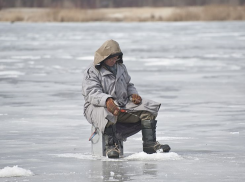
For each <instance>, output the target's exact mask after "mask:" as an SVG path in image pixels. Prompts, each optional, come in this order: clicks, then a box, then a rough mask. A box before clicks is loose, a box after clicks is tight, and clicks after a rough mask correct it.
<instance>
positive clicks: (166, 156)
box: [55, 151, 182, 162]
mask: <svg viewBox="0 0 245 182" xmlns="http://www.w3.org/2000/svg"><path fill="white" fill-rule="evenodd" d="M55 155H56V156H58V157H66V158H76V159H82V160H101V161H114V162H115V161H117V162H119V161H136V160H142V161H149V160H152V161H159V160H180V159H182V157H181V156H180V155H178V154H177V153H175V152H169V153H160V151H159V152H158V153H154V154H147V153H145V152H139V153H135V154H132V155H129V156H124V157H120V158H119V159H110V158H108V157H104V156H93V155H91V154H81V153H77V154H72V153H67V154H55Z"/></svg>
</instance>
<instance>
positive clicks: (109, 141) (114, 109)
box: [82, 40, 170, 158]
mask: <svg viewBox="0 0 245 182" xmlns="http://www.w3.org/2000/svg"><path fill="white" fill-rule="evenodd" d="M122 57H123V53H122V51H121V49H120V47H119V44H118V43H117V42H116V41H114V40H108V41H106V42H105V43H104V44H103V45H102V46H101V47H100V48H99V49H98V50H97V51H96V52H95V56H94V62H93V63H92V64H91V65H90V66H89V68H88V69H86V70H85V72H84V78H83V84H82V93H83V96H84V99H85V104H84V115H85V117H86V119H87V120H88V122H90V123H91V124H92V125H94V127H96V128H98V129H99V130H100V131H101V132H102V133H103V135H104V137H105V145H106V155H107V156H108V157H109V158H118V157H119V153H120V150H119V148H118V145H119V144H120V140H123V139H125V138H127V137H129V136H131V135H133V134H135V133H137V132H138V131H140V130H142V139H143V151H144V152H146V153H148V154H152V153H155V152H156V151H157V150H159V151H162V152H169V151H170V147H169V146H168V145H161V144H160V143H159V142H157V141H156V123H157V121H156V120H155V118H156V116H157V114H158V110H159V108H160V106H161V104H160V103H157V102H154V101H151V100H147V99H142V98H141V97H140V96H139V94H138V92H137V90H136V88H135V87H134V84H132V83H131V82H130V79H131V77H130V76H129V74H128V72H127V69H126V67H125V65H124V64H123V59H122Z"/></svg>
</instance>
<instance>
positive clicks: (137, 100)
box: [131, 94, 142, 105]
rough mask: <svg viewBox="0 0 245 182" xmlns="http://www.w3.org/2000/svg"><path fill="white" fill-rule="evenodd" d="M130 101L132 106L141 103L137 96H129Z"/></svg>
mask: <svg viewBox="0 0 245 182" xmlns="http://www.w3.org/2000/svg"><path fill="white" fill-rule="evenodd" d="M131 100H132V102H133V103H134V104H137V105H138V104H140V103H141V101H142V98H141V97H140V96H139V95H138V94H132V95H131Z"/></svg>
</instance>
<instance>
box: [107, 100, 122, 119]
mask: <svg viewBox="0 0 245 182" xmlns="http://www.w3.org/2000/svg"><path fill="white" fill-rule="evenodd" d="M106 107H107V110H108V111H109V112H110V113H112V114H113V115H114V116H117V115H118V114H119V112H120V109H119V108H118V107H117V105H116V104H115V103H114V100H113V99H112V98H111V97H110V98H108V99H107V100H106Z"/></svg>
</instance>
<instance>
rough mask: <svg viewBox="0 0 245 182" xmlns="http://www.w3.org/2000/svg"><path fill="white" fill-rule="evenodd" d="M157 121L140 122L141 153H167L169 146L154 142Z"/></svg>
mask: <svg viewBox="0 0 245 182" xmlns="http://www.w3.org/2000/svg"><path fill="white" fill-rule="evenodd" d="M156 125H157V120H141V129H142V140H143V151H144V152H146V153H147V154H153V153H156V152H157V151H159V152H169V151H170V149H171V148H170V147H169V145H167V144H165V145H162V144H160V143H159V142H158V141H156Z"/></svg>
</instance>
